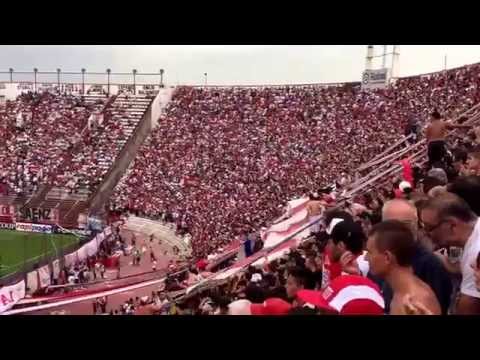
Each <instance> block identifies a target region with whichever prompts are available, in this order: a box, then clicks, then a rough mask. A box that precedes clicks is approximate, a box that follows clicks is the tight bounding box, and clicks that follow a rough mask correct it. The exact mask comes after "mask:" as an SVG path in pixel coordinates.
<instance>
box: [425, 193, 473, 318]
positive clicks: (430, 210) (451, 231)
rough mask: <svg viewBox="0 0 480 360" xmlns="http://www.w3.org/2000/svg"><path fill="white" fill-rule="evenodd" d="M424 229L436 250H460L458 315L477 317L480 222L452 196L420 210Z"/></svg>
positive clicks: (444, 197)
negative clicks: (460, 275) (475, 275)
mask: <svg viewBox="0 0 480 360" xmlns="http://www.w3.org/2000/svg"><path fill="white" fill-rule="evenodd" d="M421 220H422V223H423V227H424V229H425V231H426V232H428V233H429V234H430V236H431V238H432V240H433V241H434V243H436V244H437V246H439V247H446V246H457V247H460V248H462V249H463V255H462V258H461V273H462V283H461V286H460V293H461V295H460V299H459V301H458V305H457V309H456V313H457V314H479V313H480V292H479V291H478V290H477V288H476V286H475V279H474V271H473V269H472V267H471V266H472V264H475V261H476V259H477V256H478V254H479V252H480V223H479V221H478V217H477V216H476V215H475V213H474V212H473V211H472V210H471V209H470V207H469V206H468V204H467V203H466V202H465V201H464V200H462V199H461V198H459V197H458V196H456V195H454V194H444V195H442V196H439V197H436V198H433V199H429V200H428V202H427V203H426V204H425V205H424V206H423V208H422V210H421Z"/></svg>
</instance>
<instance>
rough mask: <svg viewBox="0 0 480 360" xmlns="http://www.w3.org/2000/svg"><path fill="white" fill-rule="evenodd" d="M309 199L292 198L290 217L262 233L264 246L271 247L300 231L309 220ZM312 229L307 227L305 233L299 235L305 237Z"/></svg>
mask: <svg viewBox="0 0 480 360" xmlns="http://www.w3.org/2000/svg"><path fill="white" fill-rule="evenodd" d="M307 204H308V199H298V200H292V201H290V202H289V205H288V210H287V211H288V212H289V213H290V215H291V216H290V217H289V218H288V219H286V220H283V221H282V222H279V223H277V224H274V225H272V226H270V228H269V229H268V230H266V231H265V232H264V233H263V234H262V239H263V242H264V247H266V248H271V247H274V246H276V245H277V244H280V243H281V242H282V241H284V240H285V239H287V238H288V237H289V236H291V235H292V234H293V233H295V232H296V231H298V229H300V228H301V227H302V226H304V225H305V224H307V223H308V222H309V220H310V219H309V216H308V210H307ZM309 231H310V230H309V229H307V230H306V231H305V233H303V232H302V234H299V235H298V237H304V236H307V235H308V232H309Z"/></svg>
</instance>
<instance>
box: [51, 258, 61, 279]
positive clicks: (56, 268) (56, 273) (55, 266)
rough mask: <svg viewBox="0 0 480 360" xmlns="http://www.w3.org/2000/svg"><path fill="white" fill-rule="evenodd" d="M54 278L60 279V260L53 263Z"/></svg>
mask: <svg viewBox="0 0 480 360" xmlns="http://www.w3.org/2000/svg"><path fill="white" fill-rule="evenodd" d="M52 268H53V278H54V279H58V278H59V277H60V260H58V259H56V260H54V261H53V262H52Z"/></svg>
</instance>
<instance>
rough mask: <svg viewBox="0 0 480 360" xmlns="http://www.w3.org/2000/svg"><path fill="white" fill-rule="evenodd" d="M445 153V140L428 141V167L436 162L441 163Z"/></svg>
mask: <svg viewBox="0 0 480 360" xmlns="http://www.w3.org/2000/svg"><path fill="white" fill-rule="evenodd" d="M446 154H447V151H446V147H445V141H443V140H435V141H430V142H429V143H428V164H429V166H430V167H432V165H433V164H435V163H436V162H440V163H442V162H443V160H444V158H445V156H446Z"/></svg>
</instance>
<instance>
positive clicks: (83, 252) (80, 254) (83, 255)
mask: <svg viewBox="0 0 480 360" xmlns="http://www.w3.org/2000/svg"><path fill="white" fill-rule="evenodd" d="M77 259H78V261H84V260H86V259H87V245H83V246H82V247H81V248H80V249H78V250H77Z"/></svg>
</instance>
